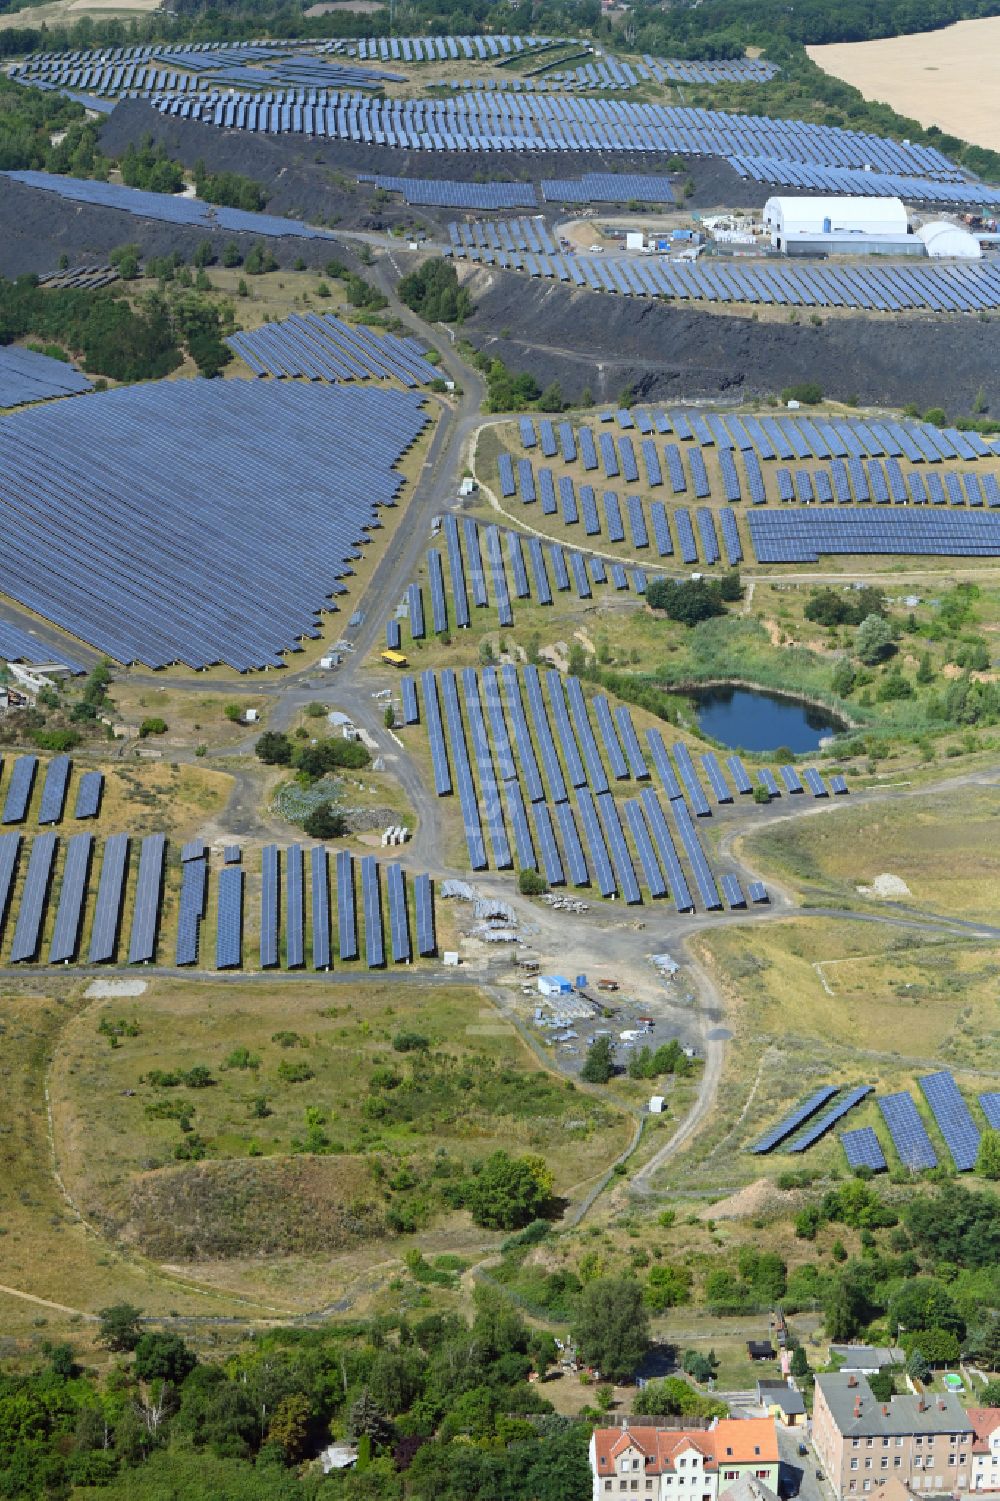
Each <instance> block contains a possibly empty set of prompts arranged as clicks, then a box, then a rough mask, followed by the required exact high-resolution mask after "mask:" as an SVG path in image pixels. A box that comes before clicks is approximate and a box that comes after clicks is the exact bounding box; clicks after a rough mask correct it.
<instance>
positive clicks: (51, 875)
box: [0, 833, 437, 970]
mask: <svg viewBox="0 0 1000 1501" xmlns="http://www.w3.org/2000/svg"><path fill="white" fill-rule="evenodd" d="M22 844H23V841H22V838H21V835H20V834H16V833H14V834H5V835H0V943H2V942H3V941H4V937H5V930H8V929H9V927H10V923H9V917H10V909H11V905H12V896H13V894H14V891H15V884H16V881H15V878H16V874H17V869H18V864H19V860H20V857H21V850H22ZM129 846H130V838H129V835H127V834H117V835H113V836H112V837H110V838H109V839H108V840H106V841H105V843H104V846H103V851H102V852H101V851H99V852H98V853H99V857H100V859H99V863H100V878H99V882H98V885H97V892H96V897H95V899H94V902H93V912H92V921H91V928H90V944H89V950H88V952H87V955H86V958H87V962H89V963H91V964H101V963H115V962H119V963H121V962H124V961H125V959H126V956H123V955H122V954H121V953H120V951H119V942H120V929H121V924H122V918H123V914H124V913H125V911H126V910H127V909H128V894H129ZM167 859H168V855H167V845H166V839H165V837H164V835H162V834H152V835H148V836H147V837H146V838H144V839H143V840H142V844H141V848H140V853H139V859H138V862H137V868H136V870H135V878H134V884H133V886H132V903H131V906H132V918H131V924H130V930H129V937H128V949H127V962H128V963H129V964H149V963H155V962H156V961H157V959H158V957H159V954H160V949H161V931H160V930H161V920H162V916H163V893H164V888H165V875H166V868H167ZM92 862H93V863H94V864H95V866H96V864H97V863H98V860H97V856H95V841H94V838H93V836H92V835H90V834H77V835H74V836H73V837H72V838H71V839H69V840H68V841H67V842H66V854H65V860H64V861H63V863H62V865H61V867H60V841H59V838H58V836H57V835H56V834H55V833H39V834H36V835H35V836H34V838H33V839H32V840H31V841H30V846H29V847H28V854H27V869H26V875H25V880H24V883H23V887H22V890H21V894H20V899H19V906H18V910H17V914H16V921H15V923H14V927H13V937H12V939H11V947H10V954H9V958H10V962H11V963H29V962H41V954H40V946H41V941H42V937H43V934H44V932H45V930H46V924H47V913H48V907H49V898H50V894H51V893H52V892H53V891H55V890H57V889H58V893H59V900H58V905H57V910H56V912H55V916H54V919H53V922H52V937H51V943H50V946H49V950H48V960H47V962H48V963H50V964H66V963H71V962H73V961H74V960H76V959H77V958H78V957H82V956H81V955H80V953H79V948H80V944H81V941H82V938H83V934H84V932H85V928H86V920H87V913H88V895H89V879H90V871H91V864H92ZM308 865H309V886H310V890H309V899H308V900H307V894H306V881H307V877H306V861H305V858H304V852H303V850H302V847H301V846H300V845H292V846H290V847H289V848H288V849H286V850H284V851H281V850H279V849H278V847H277V846H274V845H271V846H267V847H265V848H264V849H263V851H262V852H261V892H262V895H261V924H260V962H261V965H262V967H274V966H278V965H283V966H284V967H285V968H287V969H296V968H301V967H302V966H303V965H304V964H305V963H306V948H307V933H308V936H309V937H310V939H311V958H312V965H313V968H315V969H317V970H325V969H329V968H330V967H331V965H332V962H333V960H332V957H331V955H332V949H331V912H330V900H331V892H330V884H329V873H328V865H327V855H326V851H325V850H324V849H323V848H322V846H316V847H314V848H313V849H311V850H310V858H309V862H308ZM336 866H337V893H336V900H337V931H338V939H339V956H340V959H341V960H342V961H349V960H356V959H357V958H358V952H359V937H360V935H361V933H362V932H363V933H364V940H365V962H366V964H367V966H368V968H377V967H381V966H382V965H383V964H384V963H385V962H386V957H387V955H386V943H385V937H384V931H383V910H384V911H385V912H386V913H387V916H388V935H389V947H388V954H389V957H390V958H391V962H392V963H393V964H403V963H406V964H408V963H411V962H412V961H413V959H414V958H415V957H420V958H426V957H432V956H434V955H435V954H436V953H437V935H436V926H435V916H434V885H433V882H432V881H431V879H430V877H429V876H427V875H419V874H418V875H416V876H414V877H412V878H409V879H408V877H407V874H406V872H405V871H404V870H403V868H402V866H401V865H399V864H398V863H395V862H393V863H392V864H390V865H388V866H387V867H386V868H385V871H384V876H383V870H382V867H381V866H380V863H379V862H378V861H377V860H376V859H375V858H374V857H371V856H366V857H364V858H363V859H362V860H361V862H360V870H361V886H362V892H363V897H364V904H363V919H364V925H363V928H362V925H361V923H360V922H359V919H358V914H357V912H356V909H355V904H354V884H355V875H354V861H353V859H352V857H351V855H350V854H349V853H348V852H347V851H340V852H339V853H338V855H337V862H336ZM60 869H61V881H59V883H58V885H57V882H56V876H57V874H59V872H60ZM282 871H283V872H284V880H283V881H282V879H281V873H282ZM180 872H181V883H180V897H179V902H178V913H177V927H176V934H175V939H174V943H173V945H172V962H173V963H175V964H177V965H179V966H192V965H196V964H198V963H199V960H200V959H202V958H203V956H202V954H201V928H202V924H203V922H204V919H205V914H206V911H208V910H209V887H210V881H211V872H210V866H209V858H208V849H207V847H206V846H205V844H204V843H203V842H201V841H192V842H191V843H190V844H188V845H185V846H184V848H183V849H182V850H181V852H180ZM247 879H248V872H247V870H246V869H245V868H244V866H243V864H242V863H241V862H239V861H230V862H227V863H223V864H222V865H221V866H220V867H219V869H218V871H217V875H216V880H215V885H216V897H217V922H216V931H215V948H214V963H215V967H216V968H217V969H238V968H242V967H243V963H244V937H245V934H244V903H245V895H246V882H247ZM383 888H384V890H383ZM408 888H409V889H408ZM282 894H283V896H284V902H283V903H282V901H281V896H282ZM282 912H283V914H284V915H283V917H282ZM307 912H308V913H309V918H310V922H309V926H308V929H307V924H306V913H307ZM411 914H412V915H411Z"/></svg>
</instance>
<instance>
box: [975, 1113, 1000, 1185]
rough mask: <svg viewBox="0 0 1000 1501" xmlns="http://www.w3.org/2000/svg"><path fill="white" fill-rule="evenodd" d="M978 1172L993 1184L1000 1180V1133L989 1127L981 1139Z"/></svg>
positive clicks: (977, 1163)
mask: <svg viewBox="0 0 1000 1501" xmlns="http://www.w3.org/2000/svg"><path fill="white" fill-rule="evenodd" d="M976 1172H977V1173H979V1175H980V1176H981V1177H983V1178H989V1179H990V1181H991V1182H993V1183H996V1182H997V1181H998V1180H1000V1131H995V1130H993V1129H992V1127H989V1126H988V1127H987V1128H986V1130H985V1131H984V1132H983V1134H982V1136H981V1137H980V1139H979V1153H978V1155H977V1157H976Z"/></svg>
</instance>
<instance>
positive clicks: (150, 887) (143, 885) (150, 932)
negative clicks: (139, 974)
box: [128, 834, 166, 964]
mask: <svg viewBox="0 0 1000 1501" xmlns="http://www.w3.org/2000/svg"><path fill="white" fill-rule="evenodd" d="M165 847H166V837H165V835H163V834H147V836H146V838H145V839H144V840H143V841H142V848H141V850H140V853H139V875H138V878H137V880H136V888H135V910H134V912H133V914H132V932H131V934H130V936H129V949H128V962H129V964H148V963H149V962H150V961H151V960H152V959H153V958H154V956H155V954H156V937H157V932H158V929H159V924H160V900H161V896H162V893H163V857H164V853H165Z"/></svg>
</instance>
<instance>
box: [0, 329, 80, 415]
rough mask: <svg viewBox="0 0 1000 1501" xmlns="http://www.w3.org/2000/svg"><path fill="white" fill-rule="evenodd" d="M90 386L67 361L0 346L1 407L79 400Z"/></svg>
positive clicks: (15, 346)
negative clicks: (52, 399)
mask: <svg viewBox="0 0 1000 1501" xmlns="http://www.w3.org/2000/svg"><path fill="white" fill-rule="evenodd" d="M90 389H91V383H90V381H89V380H88V379H87V377H86V376H85V375H81V374H80V372H79V370H75V369H74V368H73V366H72V365H70V364H67V363H66V362H65V361H64V360H54V359H52V358H51V356H49V355H47V354H36V353H35V351H34V350H32V349H20V348H18V347H17V345H15V344H5V345H3V346H0V407H17V406H23V405H24V404H25V403H26V402H29V401H48V400H49V399H50V397H53V396H76V395H78V394H79V393H80V392H81V391H89V390H90Z"/></svg>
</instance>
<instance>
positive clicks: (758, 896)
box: [747, 881, 770, 902]
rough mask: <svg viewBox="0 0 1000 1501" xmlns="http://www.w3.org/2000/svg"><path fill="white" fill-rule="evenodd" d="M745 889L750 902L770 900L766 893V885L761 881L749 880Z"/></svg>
mask: <svg viewBox="0 0 1000 1501" xmlns="http://www.w3.org/2000/svg"><path fill="white" fill-rule="evenodd" d="M747 891H748V893H749V895H750V900H751V901H752V902H767V901H769V900H770V898H769V897H768V894H767V887H766V886H765V885H764V882H763V881H751V882H750V884H749V885H748V887H747Z"/></svg>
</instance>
